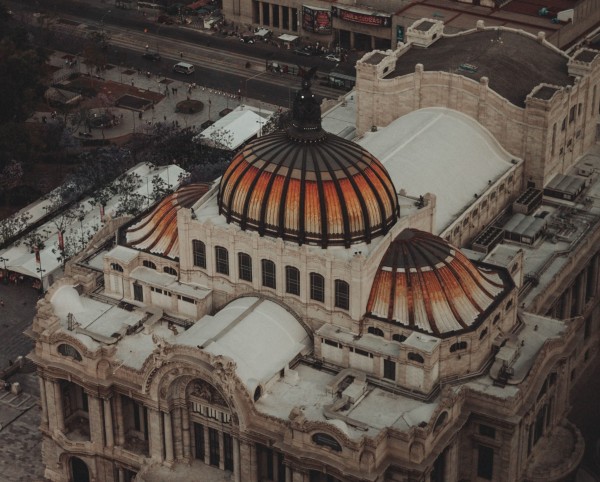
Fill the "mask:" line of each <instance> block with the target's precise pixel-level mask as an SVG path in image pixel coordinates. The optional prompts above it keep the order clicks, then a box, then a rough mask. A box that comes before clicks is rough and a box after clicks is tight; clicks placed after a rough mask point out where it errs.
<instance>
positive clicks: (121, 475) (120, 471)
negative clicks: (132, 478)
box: [117, 467, 125, 482]
mask: <svg viewBox="0 0 600 482" xmlns="http://www.w3.org/2000/svg"><path fill="white" fill-rule="evenodd" d="M117 471H118V477H119V482H125V471H124V470H123V469H122V468H120V467H119V469H118V470H117Z"/></svg>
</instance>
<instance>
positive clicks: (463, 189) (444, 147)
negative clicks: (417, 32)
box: [358, 107, 514, 234]
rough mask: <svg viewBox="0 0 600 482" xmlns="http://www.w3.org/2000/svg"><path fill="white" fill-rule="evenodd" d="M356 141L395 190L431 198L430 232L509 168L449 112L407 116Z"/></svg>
mask: <svg viewBox="0 0 600 482" xmlns="http://www.w3.org/2000/svg"><path fill="white" fill-rule="evenodd" d="M358 143H359V144H360V145H361V146H362V147H364V148H365V149H367V150H368V151H369V152H370V153H371V154H373V155H374V156H375V157H377V158H378V159H379V160H380V161H381V162H382V163H383V164H384V165H385V167H386V169H387V170H388V172H389V174H390V176H391V178H392V181H393V182H394V185H395V187H396V189H397V190H398V191H400V190H401V189H404V190H405V191H406V194H407V195H409V196H420V195H423V194H425V193H428V192H430V193H433V194H435V195H436V197H437V204H436V220H435V228H434V231H433V232H434V234H439V233H441V232H442V231H443V230H444V228H446V227H447V226H448V225H450V224H451V223H452V222H453V221H455V220H456V219H457V218H458V217H459V216H460V214H461V213H462V212H463V211H464V210H465V209H466V208H467V207H468V206H470V205H471V204H472V203H473V199H474V194H477V195H478V196H479V195H481V193H482V192H484V191H485V190H486V189H488V187H489V181H492V183H493V182H494V181H495V180H497V179H498V178H500V177H501V176H502V175H503V174H504V173H506V172H507V171H509V170H510V169H511V168H513V167H514V166H513V164H512V163H511V160H512V159H513V158H514V156H511V155H510V154H509V153H508V152H506V151H505V150H504V149H503V148H502V147H501V146H500V144H499V143H498V142H497V141H496V139H495V138H494V137H493V136H492V135H491V134H490V133H489V131H487V130H486V129H485V128H483V127H482V126H481V125H480V124H478V123H477V121H475V120H474V119H472V118H470V117H468V116H466V115H464V114H462V113H460V112H457V111H454V110H451V109H445V108H434V107H432V108H426V109H421V110H417V111H414V112H411V113H410V114H407V115H405V116H403V117H400V118H398V119H396V120H395V121H393V122H392V123H391V124H389V125H388V126H386V127H383V128H379V129H378V131H377V132H367V133H365V134H364V136H363V138H361V139H359V140H358Z"/></svg>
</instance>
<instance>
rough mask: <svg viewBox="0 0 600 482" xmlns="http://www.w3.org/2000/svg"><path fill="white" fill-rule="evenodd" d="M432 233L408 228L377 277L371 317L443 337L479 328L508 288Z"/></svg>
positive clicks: (369, 308) (495, 273) (495, 275)
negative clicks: (488, 312)
mask: <svg viewBox="0 0 600 482" xmlns="http://www.w3.org/2000/svg"><path fill="white" fill-rule="evenodd" d="M508 283H509V282H508V281H505V278H504V277H501V272H499V271H496V270H492V269H486V268H483V267H477V266H475V265H474V264H473V263H472V262H471V261H470V260H468V259H467V258H466V256H465V255H464V254H462V253H461V252H460V251H459V250H458V249H457V248H454V247H453V246H451V245H450V244H448V243H447V242H446V241H445V240H444V239H442V238H440V237H438V236H434V235H433V234H430V233H427V232H424V231H418V230H416V229H405V230H404V231H402V232H401V233H400V234H399V235H398V237H397V238H396V239H395V240H394V241H393V242H392V244H391V245H390V247H389V248H388V250H387V252H386V253H385V255H384V257H383V259H382V261H381V264H380V265H379V270H378V271H377V274H376V275H375V280H374V281H373V286H372V287H371V294H370V296H369V302H368V304H367V314H368V315H370V316H373V317H375V318H380V319H384V320H387V321H390V322H394V323H399V324H401V325H405V326H407V327H411V328H414V329H416V330H419V331H423V332H427V333H432V334H434V335H438V336H443V335H444V334H450V333H453V334H455V333H456V332H460V331H464V330H467V329H468V328H469V327H471V326H472V325H476V324H478V322H479V321H480V320H481V319H482V316H484V314H485V312H486V311H487V310H488V308H490V307H492V305H493V304H495V303H494V302H495V301H496V300H498V299H499V298H500V297H501V295H502V294H504V293H505V292H506V290H507V288H508V286H509V284H508Z"/></svg>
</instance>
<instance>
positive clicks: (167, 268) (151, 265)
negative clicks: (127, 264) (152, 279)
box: [142, 259, 177, 276]
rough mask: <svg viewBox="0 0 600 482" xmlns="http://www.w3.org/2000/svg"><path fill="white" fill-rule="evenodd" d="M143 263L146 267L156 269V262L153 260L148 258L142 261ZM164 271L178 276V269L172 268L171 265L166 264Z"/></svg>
mask: <svg viewBox="0 0 600 482" xmlns="http://www.w3.org/2000/svg"><path fill="white" fill-rule="evenodd" d="M142 264H143V265H144V266H145V267H146V268H150V269H156V264H154V263H153V262H152V261H149V260H147V259H145V260H143V261H142ZM163 271H164V272H165V273H167V274H171V275H173V276H177V270H176V269H175V268H172V267H171V266H165V267H164V268H163Z"/></svg>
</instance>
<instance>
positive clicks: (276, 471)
mask: <svg viewBox="0 0 600 482" xmlns="http://www.w3.org/2000/svg"><path fill="white" fill-rule="evenodd" d="M272 458H273V480H276V481H277V482H283V481H282V480H279V464H278V462H279V457H278V456H277V452H275V450H273V457H272Z"/></svg>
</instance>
